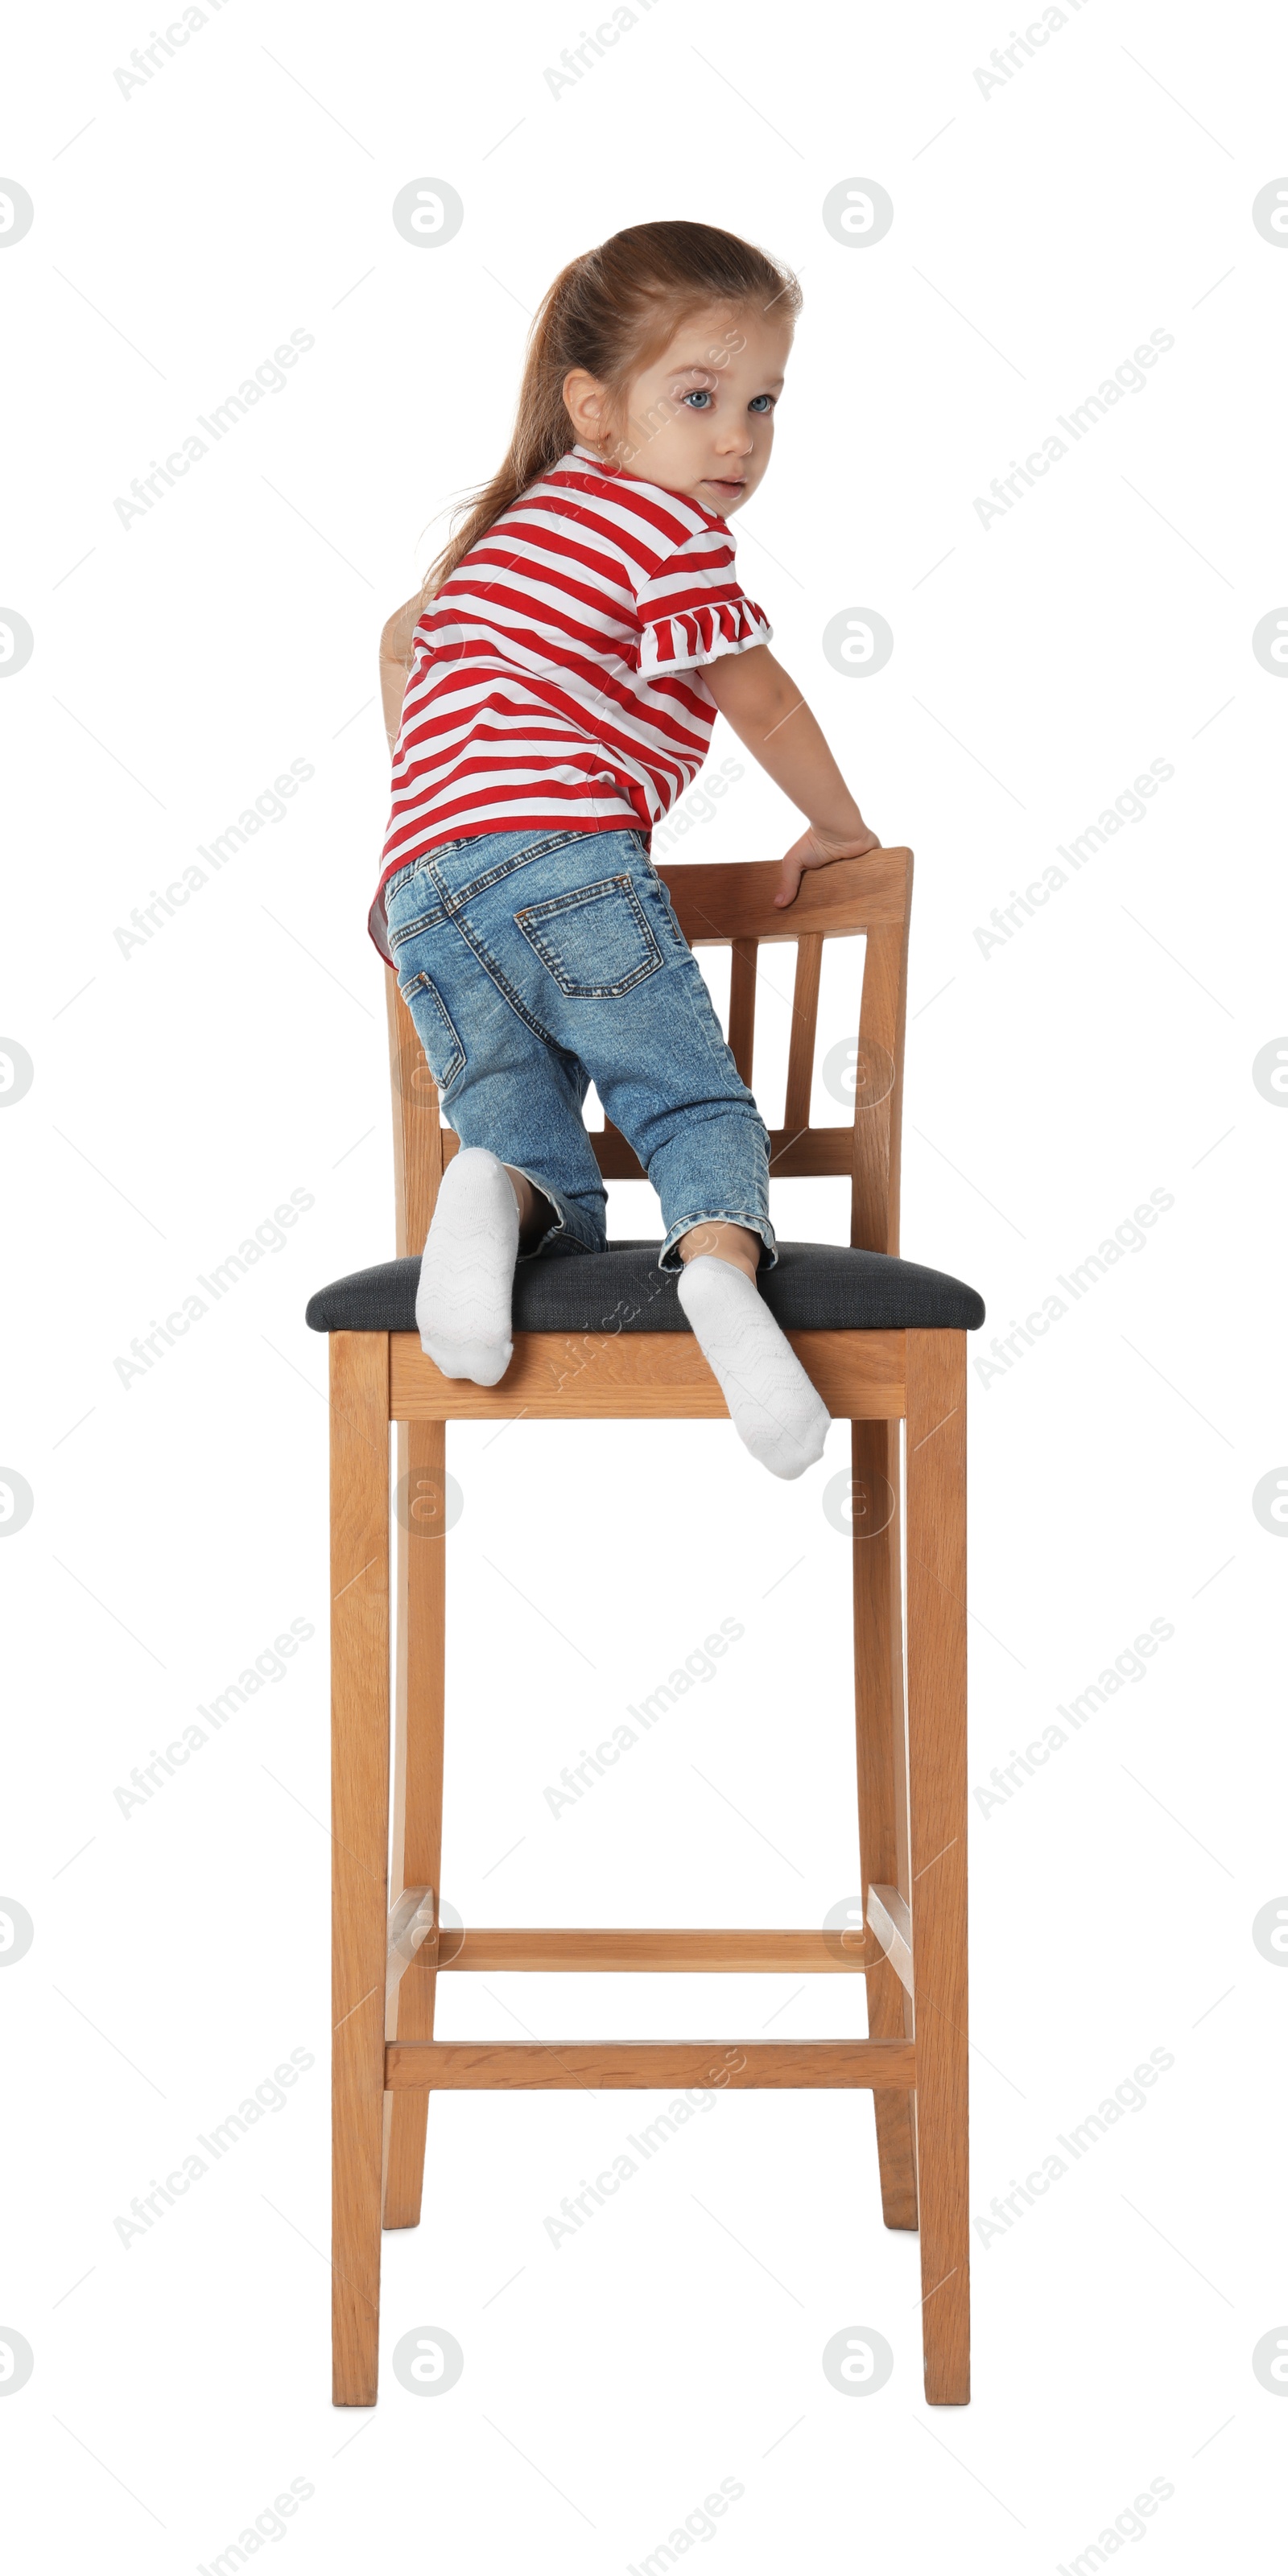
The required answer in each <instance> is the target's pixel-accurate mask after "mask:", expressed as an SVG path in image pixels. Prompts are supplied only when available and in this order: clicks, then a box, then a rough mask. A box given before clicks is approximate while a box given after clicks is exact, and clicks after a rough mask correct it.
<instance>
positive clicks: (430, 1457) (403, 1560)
mask: <svg viewBox="0 0 1288 2576" xmlns="http://www.w3.org/2000/svg"><path fill="white" fill-rule="evenodd" d="M445 1474H446V1425H445V1424H444V1423H442V1422H405V1423H400V1424H399V1426H398V1467H397V1475H398V1490H399V1494H400V1495H401V1496H403V1497H405V1501H404V1502H403V1503H401V1504H400V1509H399V1517H398V1541H397V1544H398V1575H397V1594H398V1643H397V1654H396V1659H395V1667H394V1669H395V1673H396V1676H397V1681H396V1699H395V1716H394V1830H393V1877H392V1881H391V1887H390V1895H391V1900H396V1899H397V1898H398V1897H399V1896H401V1894H402V1891H403V1889H404V1888H405V1887H432V1888H434V1889H437V1887H438V1883H439V1869H440V1865H441V1855H442V1846H443V1685H444V1643H445V1638H444V1614H445V1611H446V1589H447V1586H446V1575H447V1567H446V1552H447V1543H446V1539H445V1537H444V1531H443V1509H444V1500H445ZM437 1984H438V1978H437V1975H436V1973H435V1971H434V1970H433V1969H432V1968H423V1967H422V1966H421V1965H420V1961H419V1958H417V1959H414V1960H413V1962H412V1964H411V1966H410V1968H408V1970H407V1972H406V1974H405V1976H403V1977H402V1978H401V1979H400V1981H399V1984H398V1989H397V1992H396V1994H395V1996H394V2000H393V2003H392V2004H391V2006H390V2010H389V2020H388V2024H387V2026H386V2029H387V2036H388V2037H389V2038H390V2039H432V2038H433V2036H434V1990H435V1988H436V1986H437ZM428 2114H429V2094H428V2091H419V2090H418V2091H416V2092H414V2093H411V2092H408V2093H386V2095H385V2193H384V2218H385V2225H386V2227H416V2226H418V2225H419V2223H420V2199H421V2186H422V2182H423V2178H424V2171H425V2123H426V2120H427V2118H428Z"/></svg>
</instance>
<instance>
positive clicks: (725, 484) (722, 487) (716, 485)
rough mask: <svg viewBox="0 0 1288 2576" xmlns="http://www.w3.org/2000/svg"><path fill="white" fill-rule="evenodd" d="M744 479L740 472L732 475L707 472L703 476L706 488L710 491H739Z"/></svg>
mask: <svg viewBox="0 0 1288 2576" xmlns="http://www.w3.org/2000/svg"><path fill="white" fill-rule="evenodd" d="M745 479H746V478H745V476H743V475H741V474H739V475H734V476H722V475H719V474H708V475H706V476H705V477H704V480H705V482H706V484H707V488H708V490H709V491H712V492H741V491H742V489H743V485H744V482H745Z"/></svg>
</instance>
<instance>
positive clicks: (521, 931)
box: [385, 831, 778, 1270]
mask: <svg viewBox="0 0 1288 2576" xmlns="http://www.w3.org/2000/svg"><path fill="white" fill-rule="evenodd" d="M385 914H386V919H387V921H388V925H389V945H390V949H391V951H392V954H393V958H394V963H395V966H396V969H397V974H398V990H399V992H400V993H401V995H402V997H403V1000H404V1001H405V1002H406V1004H407V1007H408V1009H409V1011H410V1012H411V1016H412V1019H413V1021H414V1023H415V1028H416V1034H417V1036H418V1037H419V1039H420V1042H421V1045H422V1046H423V1048H424V1050H425V1055H426V1059H427V1061H428V1064H429V1068H430V1071H431V1073H432V1074H433V1076H434V1080H435V1082H436V1083H437V1085H438V1090H439V1096H440V1098H441V1100H442V1104H443V1113H444V1116H445V1117H446V1118H447V1120H448V1123H449V1125H451V1126H452V1127H453V1128H454V1129H455V1131H456V1134H457V1135H458V1136H459V1138H460V1140H461V1143H462V1145H485V1146H486V1147H487V1148H488V1150H489V1152H491V1153H493V1154H495V1155H497V1156H498V1158H499V1159H500V1160H501V1161H502V1162H504V1163H509V1164H510V1165H511V1166H512V1167H513V1169H514V1170H515V1171H519V1172H523V1173H526V1175H527V1178H528V1179H529V1180H530V1181H531V1182H532V1183H533V1185H534V1187H535V1188H537V1189H539V1190H542V1191H544V1193H545V1195H546V1197H547V1198H548V1199H549V1201H550V1203H551V1206H552V1207H553V1209H554V1211H555V1214H554V1220H553V1222H552V1223H551V1225H550V1226H549V1227H548V1228H547V1230H546V1232H545V1234H544V1235H543V1236H542V1237H541V1240H540V1242H539V1243H536V1244H533V1245H531V1246H529V1247H528V1253H527V1254H525V1257H530V1255H531V1254H532V1253H536V1252H543V1253H571V1252H602V1251H603V1250H604V1247H605V1244H606V1242H607V1233H606V1228H605V1210H606V1207H607V1196H606V1193H605V1189H604V1184H603V1181H602V1179H601V1177H600V1170H599V1165H598V1163H597V1162H596V1160H595V1155H594V1151H593V1148H592V1146H591V1143H590V1139H589V1137H588V1135H587V1133H586V1129H585V1126H584V1124H583V1121H582V1114H581V1111H582V1102H583V1101H584V1099H585V1097H586V1092H587V1089H588V1087H589V1085H590V1084H591V1083H592V1082H593V1083H594V1085H595V1088H596V1090H597V1091H598V1093H599V1097H600V1100H601V1101H602V1103H603V1107H604V1114H605V1117H607V1118H609V1119H611V1121H612V1123H613V1125H614V1126H615V1127H617V1128H619V1129H620V1130H621V1133H622V1135H623V1136H625V1137H626V1139H627V1142H628V1143H629V1144H630V1145H631V1146H632V1147H633V1149H634V1151H635V1152H636V1154H638V1156H639V1159H640V1162H641V1163H642V1164H643V1167H644V1169H645V1171H646V1172H647V1174H648V1177H649V1179H650V1181H651V1182H652V1184H653V1187H654V1189H655V1190H656V1191H657V1194H658V1197H659V1198H660V1200H661V1202H662V1222H663V1225H664V1227H665V1229H666V1235H665V1241H664V1242H663V1244H662V1248H661V1252H660V1255H659V1268H661V1269H663V1270H678V1269H679V1267H680V1256H679V1253H678V1251H677V1249H676V1247H677V1245H678V1243H679V1240H680V1237H681V1236H682V1235H684V1234H687V1233H688V1231H689V1228H690V1226H694V1225H700V1224H702V1223H703V1222H704V1221H705V1222H708V1223H711V1222H714V1221H719V1222H723V1223H725V1224H729V1225H742V1226H746V1227H747V1228H748V1229H749V1231H750V1232H751V1233H753V1234H758V1235H759V1236H760V1238H761V1241H762V1242H763V1244H764V1246H765V1252H764V1254H763V1255H762V1260H763V1261H764V1262H765V1264H766V1266H770V1265H772V1264H773V1263H775V1262H776V1261H777V1258H778V1254H777V1251H776V1248H775V1242H774V1230H773V1227H772V1226H771V1224H770V1222H769V1139H768V1135H767V1132H766V1129H765V1125H764V1121H763V1120H762V1118H761V1116H760V1112H759V1110H758V1109H757V1107H756V1104H755V1101H754V1100H753V1098H752V1096H751V1093H750V1091H749V1090H748V1089H747V1086H746V1083H745V1082H744V1081H743V1080H742V1077H741V1075H740V1074H739V1072H738V1069H737V1066H736V1065H735V1063H734V1060H733V1057H732V1056H731V1054H730V1052H729V1049H728V1047H727V1046H726V1044H725V1040H724V1035H723V1032H722V1030H721V1027H720V1022H719V1020H718V1019H717V1017H716V1014H715V1010H714V1007H713V1005H712V1001H711V996H710V994H709V993H708V991H707V987H706V984H705V982H704V980H703V977H702V973H701V970H700V968H699V966H698V962H697V959H696V958H695V957H694V955H693V952H692V950H691V948H690V947H689V945H688V943H687V941H686V939H685V937H684V933H683V932H682V930H681V928H680V925H679V923H678V921H677V920H676V917H675V914H674V911H673V910H672V907H671V900H670V897H669V895H668V894H667V891H666V887H665V886H664V885H663V883H662V880H661V878H660V877H659V875H658V873H657V871H656V869H655V868H654V866H653V864H652V861H651V860H650V859H649V858H648V857H647V856H646V854H645V850H644V844H643V840H642V838H641V836H640V834H639V833H638V832H631V831H606V832H559V831H548V832H536V833H534V832H532V831H526V832H489V833H485V834H481V835H478V836H476V837H474V838H472V839H469V840H461V841H449V842H447V843H445V844H443V845H441V846H440V847H439V848H438V849H435V850H430V851H427V852H426V853H425V854H424V856H422V857H421V858H419V859H414V860H412V861H410V862H409V864H408V865H407V867H405V868H401V869H399V871H398V873H397V874H396V875H395V876H392V877H390V879H389V881H388V883H387V885H386V887H385Z"/></svg>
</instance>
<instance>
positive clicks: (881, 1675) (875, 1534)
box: [850, 1422, 917, 2227]
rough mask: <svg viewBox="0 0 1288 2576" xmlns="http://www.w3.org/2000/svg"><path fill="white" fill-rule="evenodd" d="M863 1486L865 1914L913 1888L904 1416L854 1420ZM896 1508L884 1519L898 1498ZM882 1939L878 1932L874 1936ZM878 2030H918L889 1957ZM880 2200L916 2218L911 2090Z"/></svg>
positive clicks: (874, 2033)
mask: <svg viewBox="0 0 1288 2576" xmlns="http://www.w3.org/2000/svg"><path fill="white" fill-rule="evenodd" d="M850 1429H851V1440H852V1449H851V1456H852V1460H853V1492H854V1714H855V1735H856V1747H857V1756H858V1791H859V1854H860V1866H861V1869H862V1876H863V1920H864V1923H865V1925H866V1923H867V1919H868V1889H869V1887H870V1886H871V1885H872V1882H873V1880H875V1881H876V1883H877V1885H878V1886H880V1887H897V1888H898V1890H899V1892H900V1895H901V1896H904V1897H907V1895H908V1887H909V1877H910V1873H909V1865H908V1800H907V1738H906V1733H905V1728H904V1700H903V1601H902V1594H901V1587H900V1578H899V1425H898V1423H897V1422H855V1423H852V1424H851V1426H850ZM891 1496H893V1500H894V1509H893V1512H892V1514H891V1517H890V1519H889V1520H888V1521H886V1522H885V1526H884V1527H881V1526H880V1523H881V1522H882V1521H883V1519H884V1516H885V1513H886V1510H887V1509H888V1507H889V1501H890V1497H891ZM868 1938H869V1943H870V1944H871V1946H872V1947H873V1948H875V1946H876V1945H875V1944H874V1943H872V1936H871V1934H870V1933H869V1935H868ZM867 1989H868V2030H869V2033H870V2035H871V2037H872V2038H873V2039H908V2038H911V2036H912V2026H913V2025H912V2002H911V1998H910V1996H909V1995H908V1994H907V1993H906V1992H905V1990H904V1985H903V1980H902V1978H901V1977H900V1976H899V1975H898V1974H897V1972H896V1971H895V1969H894V1968H892V1967H891V1965H890V1962H889V1960H888V1959H883V1958H880V1957H879V1956H878V1957H877V1959H876V1960H875V1961H874V1964H873V1965H872V1967H870V1968H869V1970H868V1975H867ZM872 2102H873V2109H874V2111H875V2113H876V2127H877V2161H878V2164H879V2166H880V2170H881V2207H882V2211H883V2213H884V2216H885V2223H886V2225H887V2227H915V2226H916V2224H917V2171H916V2145H915V2137H914V2129H913V2101H912V2096H911V2094H909V2093H903V2092H874V2094H873V2096H872Z"/></svg>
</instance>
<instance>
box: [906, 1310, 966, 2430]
mask: <svg viewBox="0 0 1288 2576" xmlns="http://www.w3.org/2000/svg"><path fill="white" fill-rule="evenodd" d="M906 1346H907V1357H908V1460H907V1479H908V1801H909V1822H910V1828H911V1843H912V1961H913V1969H912V1974H913V2011H914V2022H915V2029H916V2040H917V2180H918V2199H919V2203H920V2209H921V2295H922V2310H921V2315H922V2336H923V2350H924V2355H925V2388H926V2400H927V2403H928V2404H929V2405H931V2406H965V2405H966V2404H967V2403H968V2401H969V2398H970V2207H969V2190H970V2170H969V2159H968V2151H967V2147H968V2142H967V2057H966V2051H967V2039H966V1336H965V1334H964V1333H954V1332H934V1333H930V1332H926V1333H920V1332H918V1333H911V1332H910V1333H909V1334H907V1336H906Z"/></svg>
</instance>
